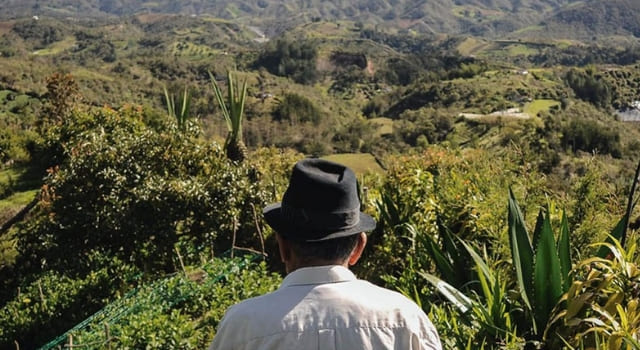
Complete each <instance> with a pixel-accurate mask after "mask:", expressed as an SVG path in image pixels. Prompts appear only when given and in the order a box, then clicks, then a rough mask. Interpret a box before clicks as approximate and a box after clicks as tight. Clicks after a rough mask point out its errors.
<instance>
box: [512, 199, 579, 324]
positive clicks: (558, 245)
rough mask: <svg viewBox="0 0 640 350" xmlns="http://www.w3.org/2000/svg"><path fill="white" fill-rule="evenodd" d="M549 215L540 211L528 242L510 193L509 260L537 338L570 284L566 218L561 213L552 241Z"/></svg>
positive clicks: (516, 204) (524, 228)
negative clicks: (556, 239)
mask: <svg viewBox="0 0 640 350" xmlns="http://www.w3.org/2000/svg"><path fill="white" fill-rule="evenodd" d="M548 214H549V213H547V215H544V213H543V211H542V210H540V212H539V214H538V219H537V222H536V226H535V230H534V232H533V240H531V239H530V236H529V234H528V233H527V228H526V226H525V223H524V219H523V217H522V212H521V211H520V207H519V206H518V202H517V201H516V199H515V196H514V195H513V192H512V191H511V189H510V190H509V215H508V216H509V218H508V220H509V230H508V232H509V243H510V247H511V258H512V261H513V266H514V268H515V271H516V279H517V283H518V289H519V291H520V296H521V297H522V301H523V304H524V306H525V308H526V311H528V314H529V315H530V316H532V318H533V319H532V321H533V322H532V326H533V327H532V330H533V333H534V334H537V335H542V332H544V330H545V328H546V325H547V324H548V322H549V317H550V315H551V311H552V310H553V308H554V307H555V305H556V304H557V303H558V301H559V300H560V297H561V296H562V294H564V293H565V292H567V290H568V289H569V286H570V285H571V279H570V275H569V271H570V270H571V256H570V249H569V228H568V224H567V217H566V215H565V213H564V212H563V214H562V223H561V224H560V235H559V237H558V241H557V242H555V241H554V237H553V236H554V235H553V231H552V229H551V222H550V220H549V215H548ZM534 247H535V249H534Z"/></svg>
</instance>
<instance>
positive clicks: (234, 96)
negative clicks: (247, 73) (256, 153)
mask: <svg viewBox="0 0 640 350" xmlns="http://www.w3.org/2000/svg"><path fill="white" fill-rule="evenodd" d="M209 77H210V78H211V85H212V86H213V91H214V92H215V95H216V100H217V101H218V106H219V107H220V110H222V116H223V117H224V120H225V122H226V125H227V130H228V134H227V138H226V140H225V144H224V146H225V151H226V153H227V157H228V158H229V159H231V160H233V161H237V162H242V161H243V160H244V159H246V158H247V154H248V151H247V147H246V146H245V144H244V142H242V117H243V114H244V104H245V101H246V97H247V81H246V80H245V81H244V82H243V83H242V87H241V88H238V85H237V84H236V81H235V79H234V78H233V76H232V75H231V72H227V98H226V100H225V98H224V96H223V95H222V90H221V89H220V86H218V82H217V81H216V79H215V77H214V76H213V74H211V72H209Z"/></svg>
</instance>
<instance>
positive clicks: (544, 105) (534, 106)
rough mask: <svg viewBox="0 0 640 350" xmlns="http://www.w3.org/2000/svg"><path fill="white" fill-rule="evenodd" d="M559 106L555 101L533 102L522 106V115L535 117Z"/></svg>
mask: <svg viewBox="0 0 640 350" xmlns="http://www.w3.org/2000/svg"><path fill="white" fill-rule="evenodd" d="M559 105H560V102H558V101H556V100H533V101H532V102H530V103H527V104H526V105H525V106H524V113H527V114H529V115H531V116H536V115H538V113H539V112H542V111H548V110H549V109H550V108H551V107H553V106H559Z"/></svg>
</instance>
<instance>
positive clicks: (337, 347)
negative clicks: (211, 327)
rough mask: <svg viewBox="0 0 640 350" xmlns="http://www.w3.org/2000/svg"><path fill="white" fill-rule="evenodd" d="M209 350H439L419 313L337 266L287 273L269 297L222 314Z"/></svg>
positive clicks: (404, 300)
mask: <svg viewBox="0 0 640 350" xmlns="http://www.w3.org/2000/svg"><path fill="white" fill-rule="evenodd" d="M209 349H210V350H275V349H303V350H314V349H318V350H320V349H321V350H360V349H364V350H378V349H397V350H400V349H401V350H409V349H414V350H415V349H438V350H439V349H441V345H440V339H439V338H438V333H437V331H436V329H435V328H434V326H433V324H432V323H431V321H429V319H428V318H427V316H426V315H425V313H424V312H423V311H422V310H421V309H420V308H419V307H418V306H417V305H416V304H415V303H414V302H412V301H411V300H409V299H407V298H406V297H404V296H403V295H401V294H399V293H397V292H393V291H390V290H388V289H384V288H381V287H378V286H376V285H373V284H371V283H369V282H367V281H364V280H358V279H357V278H356V277H355V276H354V275H353V273H352V272H351V271H349V270H348V269H347V268H345V267H343V266H337V265H335V266H334V265H332V266H318V267H306V268H301V269H298V270H295V271H293V272H291V273H290V274H289V275H287V277H286V278H285V279H284V280H283V281H282V285H281V286H280V288H279V289H278V290H276V291H274V292H273V293H269V294H266V295H262V296H259V297H256V298H251V299H248V300H245V301H243V302H241V303H239V304H236V305H234V306H232V307H231V308H229V310H227V313H226V314H225V316H224V317H223V319H222V321H221V323H220V324H219V326H218V333H217V334H216V336H215V338H214V339H213V343H212V344H211V346H210V347H209Z"/></svg>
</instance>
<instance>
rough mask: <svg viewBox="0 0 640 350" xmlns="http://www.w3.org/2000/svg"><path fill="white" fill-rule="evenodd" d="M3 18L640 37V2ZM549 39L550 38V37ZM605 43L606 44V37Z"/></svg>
mask: <svg viewBox="0 0 640 350" xmlns="http://www.w3.org/2000/svg"><path fill="white" fill-rule="evenodd" d="M0 6H1V7H2V8H3V12H2V14H1V15H0V16H2V18H4V19H11V18H19V17H31V16H54V17H58V18H66V17H73V16H77V15H78V14H81V15H82V17H86V16H90V17H96V18H97V17H103V18H104V17H113V16H131V15H136V14H182V15H187V16H212V17H216V18H225V19H228V20H233V21H236V22H242V23H245V24H252V25H258V26H261V27H262V30H264V31H265V32H267V33H268V34H270V35H273V34H276V33H281V32H283V31H284V30H287V29H290V28H292V27H295V26H297V25H300V24H303V23H308V22H311V21H316V20H328V21H335V20H351V21H359V22H361V23H364V24H367V25H370V26H374V25H375V26H379V27H385V28H393V29H395V30H401V31H404V32H408V33H410V32H418V33H423V34H425V33H449V34H466V35H474V36H484V37H492V38H496V37H510V36H514V35H515V36H517V37H527V38H540V37H541V36H542V37H549V36H548V34H550V33H553V36H554V37H555V38H565V39H568V38H580V39H586V38H591V37H592V36H594V35H596V32H597V34H599V35H601V36H603V35H604V36H607V37H609V36H617V35H625V36H629V35H631V36H637V35H638V30H637V28H638V25H637V24H638V13H639V11H637V8H636V7H637V4H636V3H635V2H634V1H631V0H616V1H607V2H602V1H596V0H593V1H577V0H547V1H533V0H518V1H512V0H494V1H490V2H488V1H479V0H457V1H453V0H439V1H428V2H425V1H415V0H402V1H388V0H358V1H352V2H339V1H306V2H299V1H292V0H286V1H273V0H261V1H257V2H246V1H245V2H240V3H236V2H228V1H215V2H209V1H195V0H190V1H180V2H175V1H168V0H161V1H145V0H136V1H114V0H99V1H79V2H76V3H74V5H73V6H70V5H69V4H68V3H67V2H65V1H48V2H47V4H46V5H44V4H41V3H39V2H38V1H36V0H27V1H17V0H3V1H0ZM539 28H543V30H539ZM545 33H546V34H545ZM601 39H602V38H601Z"/></svg>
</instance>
